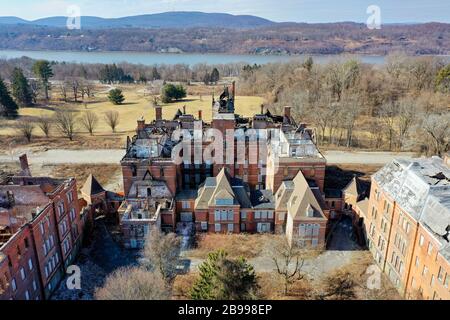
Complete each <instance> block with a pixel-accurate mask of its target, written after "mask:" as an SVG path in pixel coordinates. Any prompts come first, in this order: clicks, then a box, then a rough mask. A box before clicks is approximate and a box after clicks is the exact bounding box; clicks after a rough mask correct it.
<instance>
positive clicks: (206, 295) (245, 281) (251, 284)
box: [190, 250, 258, 300]
mask: <svg viewBox="0 0 450 320" xmlns="http://www.w3.org/2000/svg"><path fill="white" fill-rule="evenodd" d="M199 270H200V275H199V278H198V279H197V281H196V282H195V283H194V286H193V287H192V289H191V292H190V296H191V299H193V300H249V299H253V298H255V296H256V291H257V289H258V284H257V278H256V274H255V271H254V269H253V266H251V265H250V264H248V263H247V261H246V260H245V259H244V258H239V259H236V260H232V259H229V258H228V257H227V253H226V252H224V251H222V250H219V251H216V252H212V253H210V254H209V255H208V258H207V259H206V261H205V262H203V263H202V264H201V265H200V266H199Z"/></svg>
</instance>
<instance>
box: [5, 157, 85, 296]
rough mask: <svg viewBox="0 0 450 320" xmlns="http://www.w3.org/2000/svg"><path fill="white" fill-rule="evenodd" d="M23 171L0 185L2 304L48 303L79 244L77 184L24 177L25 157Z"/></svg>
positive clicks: (79, 221) (23, 158)
mask: <svg viewBox="0 0 450 320" xmlns="http://www.w3.org/2000/svg"><path fill="white" fill-rule="evenodd" d="M21 166H22V171H21V172H20V173H19V174H18V175H17V176H9V177H7V178H4V179H2V181H1V184H0V299H19V300H32V299H36V300H39V299H47V298H49V297H50V295H51V294H52V292H53V291H54V290H55V289H56V287H57V286H58V284H59V282H60V281H61V279H62V277H63V276H64V275H65V270H66V268H67V267H68V266H69V265H71V264H72V262H73V260H74V259H75V258H76V255H77V252H78V250H79V248H80V245H81V234H82V228H83V224H82V220H81V219H80V210H79V205H78V196H77V188H76V182H75V180H74V179H66V180H64V179H52V178H46V177H44V178H42V177H40V178H37V177H31V176H30V175H26V176H25V175H23V174H29V169H28V168H26V169H27V170H23V169H24V167H27V166H28V164H27V161H26V157H21Z"/></svg>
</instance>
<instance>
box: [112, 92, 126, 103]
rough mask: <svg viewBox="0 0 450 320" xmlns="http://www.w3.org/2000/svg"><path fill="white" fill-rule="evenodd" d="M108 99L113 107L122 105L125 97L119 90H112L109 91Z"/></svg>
mask: <svg viewBox="0 0 450 320" xmlns="http://www.w3.org/2000/svg"><path fill="white" fill-rule="evenodd" d="M108 99H109V101H111V102H112V103H113V104H115V105H118V104H122V103H123V102H124V101H125V97H124V96H123V93H122V90H120V89H113V90H111V91H109V94H108Z"/></svg>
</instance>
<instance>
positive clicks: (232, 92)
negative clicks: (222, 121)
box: [231, 81, 236, 100]
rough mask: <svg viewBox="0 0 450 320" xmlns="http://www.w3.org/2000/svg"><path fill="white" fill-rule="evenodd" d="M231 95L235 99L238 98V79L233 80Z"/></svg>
mask: <svg viewBox="0 0 450 320" xmlns="http://www.w3.org/2000/svg"><path fill="white" fill-rule="evenodd" d="M231 97H232V98H233V100H235V98H236V81H233V84H232V85H231Z"/></svg>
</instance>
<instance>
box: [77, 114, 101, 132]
mask: <svg viewBox="0 0 450 320" xmlns="http://www.w3.org/2000/svg"><path fill="white" fill-rule="evenodd" d="M80 121H81V124H82V125H83V127H84V128H85V129H86V130H87V131H88V132H89V134H90V135H91V136H92V135H94V130H95V128H96V127H97V125H98V117H97V115H96V114H95V113H94V112H92V111H86V112H84V113H83V115H82V117H81V119H80Z"/></svg>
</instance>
